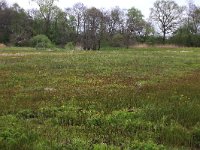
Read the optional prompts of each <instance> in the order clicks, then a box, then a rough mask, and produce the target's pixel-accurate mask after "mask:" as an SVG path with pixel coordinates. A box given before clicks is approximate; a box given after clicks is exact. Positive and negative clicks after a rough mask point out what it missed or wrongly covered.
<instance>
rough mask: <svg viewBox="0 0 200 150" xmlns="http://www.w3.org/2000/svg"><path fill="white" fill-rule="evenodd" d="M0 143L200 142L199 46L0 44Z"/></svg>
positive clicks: (102, 149) (34, 146)
mask: <svg viewBox="0 0 200 150" xmlns="http://www.w3.org/2000/svg"><path fill="white" fill-rule="evenodd" d="M0 149H5V150H6V149H8V150H10V149H11V150H12V149H13V150H14V149H17V150H20V149H23V150H29V149H30V150H45V149H46V150H49V149H52V150H54V149H57V150H62V149H67V150H68V149H69V150H70V149H71V150H85V149H94V150H120V149H125V150H132V149H138V150H159V149H163V150H164V149H170V150H171V149H182V150H185V149H200V49H198V48H179V49H178V48H177V49H175V48H162V49H161V48H135V49H129V50H115V51H114V50H102V51H63V50H54V51H44V50H34V49H30V48H4V49H1V50H0Z"/></svg>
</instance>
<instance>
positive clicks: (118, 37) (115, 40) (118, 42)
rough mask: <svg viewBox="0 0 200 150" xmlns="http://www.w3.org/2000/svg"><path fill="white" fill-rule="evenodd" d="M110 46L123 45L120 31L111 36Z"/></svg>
mask: <svg viewBox="0 0 200 150" xmlns="http://www.w3.org/2000/svg"><path fill="white" fill-rule="evenodd" d="M111 46H113V47H123V46H124V37H123V35H121V34H120V33H118V34H115V35H114V36H113V38H112V42H111Z"/></svg>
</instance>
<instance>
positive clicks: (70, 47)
mask: <svg viewBox="0 0 200 150" xmlns="http://www.w3.org/2000/svg"><path fill="white" fill-rule="evenodd" d="M65 49H66V50H74V49H75V46H74V44H73V42H69V43H67V44H66V45H65Z"/></svg>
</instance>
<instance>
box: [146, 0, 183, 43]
mask: <svg viewBox="0 0 200 150" xmlns="http://www.w3.org/2000/svg"><path fill="white" fill-rule="evenodd" d="M183 11H184V7H180V6H179V5H178V4H177V3H175V2H174V1H172V0H157V1H156V2H155V3H154V7H153V8H151V14H150V18H151V19H152V20H153V21H155V22H156V23H157V24H158V27H159V29H160V30H161V32H162V35H163V43H165V39H166V35H167V34H170V33H172V32H173V31H174V30H176V29H177V27H178V26H179V25H180V21H181V19H182V14H183Z"/></svg>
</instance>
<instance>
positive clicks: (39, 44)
mask: <svg viewBox="0 0 200 150" xmlns="http://www.w3.org/2000/svg"><path fill="white" fill-rule="evenodd" d="M30 43H31V46H32V47H35V48H37V49H40V48H42V49H46V48H52V47H53V45H52V43H51V41H50V40H49V38H48V37H47V36H46V35H37V36H34V37H33V38H32V39H31V41H30Z"/></svg>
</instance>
